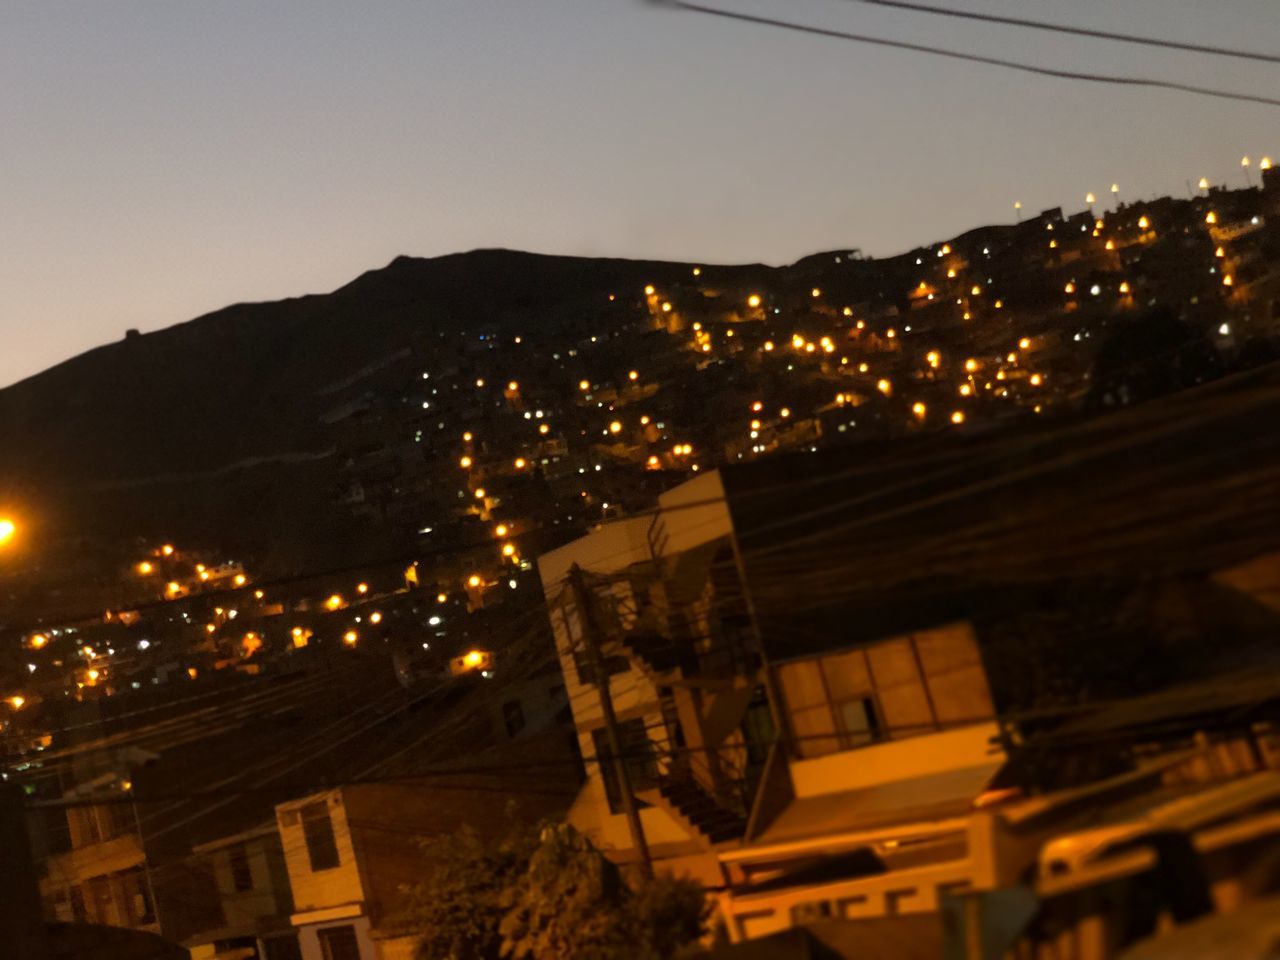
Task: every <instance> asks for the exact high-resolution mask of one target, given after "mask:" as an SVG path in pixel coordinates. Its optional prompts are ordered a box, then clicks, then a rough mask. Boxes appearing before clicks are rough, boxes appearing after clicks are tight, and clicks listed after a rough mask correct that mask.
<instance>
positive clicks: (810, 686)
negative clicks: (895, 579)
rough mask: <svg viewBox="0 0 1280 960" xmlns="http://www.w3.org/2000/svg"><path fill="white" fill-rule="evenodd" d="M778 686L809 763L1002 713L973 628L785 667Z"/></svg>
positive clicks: (780, 669)
mask: <svg viewBox="0 0 1280 960" xmlns="http://www.w3.org/2000/svg"><path fill="white" fill-rule="evenodd" d="M777 679H778V686H779V688H780V690H781V692H782V700H783V703H784V705H785V708H786V709H785V713H786V719H787V726H788V729H789V733H790V736H791V737H792V741H793V743H794V748H795V751H796V753H797V754H798V755H799V756H801V757H821V756H824V755H826V754H828V753H834V752H836V751H837V750H850V749H853V748H855V747H861V746H865V745H867V744H869V743H874V742H876V741H878V740H884V739H886V738H891V737H909V736H917V735H919V734H923V733H931V732H933V731H935V730H940V729H944V728H945V727H947V726H948V725H954V724H958V723H973V722H975V721H977V720H981V719H985V718H987V717H990V716H992V714H993V712H994V711H993V708H992V705H991V693H990V690H989V688H988V686H987V680H986V672H985V671H984V670H983V667H982V658H981V654H980V653H979V651H978V646H977V641H976V639H975V637H974V635H973V629H972V627H970V626H969V625H968V624H952V625H950V626H945V627H939V628H937V629H934V630H928V631H924V632H922V633H918V634H915V635H910V636H902V637H892V638H887V639H885V640H882V641H880V642H878V643H875V644H872V645H871V646H868V647H865V648H860V649H857V650H846V651H843V652H840V653H832V654H828V655H826V656H823V657H813V658H811V659H808V660H798V661H795V662H793V663H784V664H781V665H780V666H779V667H778V668H777Z"/></svg>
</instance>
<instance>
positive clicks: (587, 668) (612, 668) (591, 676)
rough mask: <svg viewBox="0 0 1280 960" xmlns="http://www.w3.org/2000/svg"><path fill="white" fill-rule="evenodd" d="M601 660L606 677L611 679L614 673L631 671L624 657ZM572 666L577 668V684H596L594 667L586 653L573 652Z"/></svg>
mask: <svg viewBox="0 0 1280 960" xmlns="http://www.w3.org/2000/svg"><path fill="white" fill-rule="evenodd" d="M602 659H603V661H604V673H605V676H606V677H612V676H613V675H614V674H616V673H626V672H627V671H628V670H630V669H631V661H629V660H628V659H627V658H626V657H622V656H613V657H603V658H602ZM573 665H574V667H575V668H577V671H578V682H579V683H581V684H584V685H585V684H588V683H595V682H596V671H595V665H594V664H593V663H592V662H591V656H590V654H588V653H587V652H586V651H583V650H575V651H573Z"/></svg>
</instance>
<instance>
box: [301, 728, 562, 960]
mask: <svg viewBox="0 0 1280 960" xmlns="http://www.w3.org/2000/svg"><path fill="white" fill-rule="evenodd" d="M546 746H549V747H550V748H551V752H550V753H548V752H547V751H546V750H539V749H536V748H531V747H530V744H528V743H525V744H522V749H521V757H522V758H524V759H526V760H527V759H528V758H529V757H531V756H532V757H541V758H543V759H546V758H547V757H548V756H551V755H555V754H558V755H559V756H561V757H564V749H563V741H561V742H559V743H551V744H547V745H546ZM531 749H532V752H530V750H531ZM503 756H505V757H506V758H507V762H511V761H512V760H514V759H515V758H514V757H513V756H512V755H511V754H509V753H507V754H503ZM480 759H481V760H487V761H488V762H491V763H492V762H495V757H493V756H492V755H485V754H481V755H480ZM496 762H500V759H499V760H497V761H496ZM561 782H562V783H563V784H564V786H563V787H560V786H558V785H557V782H556V778H553V777H549V776H548V775H547V769H546V768H539V769H536V770H531V769H528V768H526V769H523V770H520V771H519V772H516V773H513V774H510V775H486V776H474V775H465V774H458V775H432V776H428V777H423V778H422V779H420V780H416V781H415V780H409V779H405V780H399V781H393V782H386V783H362V784H356V785H351V786H345V787H338V788H335V789H333V790H327V791H324V792H321V793H317V794H313V795H311V796H308V797H304V798H302V799H300V800H297V801H292V802H290V803H286V804H281V805H280V806H279V807H278V808H277V811H276V813H277V822H278V828H279V835H280V841H281V843H282V845H283V848H284V852H285V863H286V866H287V869H288V874H289V883H290V887H291V888H292V890H293V899H294V911H295V912H294V914H293V916H292V923H293V925H294V927H295V928H296V930H297V936H298V944H299V949H300V955H301V957H302V960H410V958H411V957H412V956H413V950H414V947H415V946H416V944H417V941H418V936H419V933H418V932H416V931H414V930H413V929H412V928H411V927H408V926H406V921H405V918H404V917H403V916H402V914H403V911H404V910H405V908H406V906H407V905H408V904H407V900H406V898H405V894H404V890H403V887H404V886H405V885H407V884H413V883H414V882H415V881H418V880H420V879H421V878H422V877H423V876H424V874H425V872H426V870H427V869H428V866H429V861H428V859H427V857H426V854H425V852H424V851H423V850H422V849H421V846H420V843H419V841H421V840H424V839H428V838H430V837H433V836H438V835H440V834H446V833H451V832H455V831H457V830H460V829H462V828H463V827H468V828H470V829H473V830H475V831H476V832H477V833H478V834H479V835H480V836H482V837H493V838H498V837H501V836H503V835H505V834H506V833H507V832H509V831H510V830H512V829H513V828H515V827H516V826H517V825H520V824H525V825H527V826H529V827H530V828H532V827H533V826H534V825H535V824H537V823H538V822H539V821H541V820H544V819H552V818H558V817H560V816H561V815H562V814H563V812H564V810H565V809H566V808H567V807H568V805H569V802H570V801H571V800H572V798H573V793H574V790H575V789H576V785H577V782H578V781H577V778H576V777H574V776H572V775H571V776H569V777H567V778H565V779H564V780H563V781H561Z"/></svg>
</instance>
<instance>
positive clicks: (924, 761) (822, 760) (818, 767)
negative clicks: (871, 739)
mask: <svg viewBox="0 0 1280 960" xmlns="http://www.w3.org/2000/svg"><path fill="white" fill-rule="evenodd" d="M999 732H1000V728H999V727H998V726H997V725H996V724H995V723H978V724H974V725H973V726H969V727H961V728H958V729H956V730H947V731H944V732H942V733H933V734H927V735H925V736H921V737H911V738H909V739H906V740H891V741H889V742H888V743H878V744H874V745H872V746H869V747H861V748H859V749H856V750H845V751H842V752H840V753H831V754H828V755H827V756H825V757H818V758H816V759H813V760H796V761H793V762H792V764H791V778H792V782H793V783H794V784H795V790H796V796H797V797H814V796H820V795H822V794H826V793H841V792H844V791H846V790H860V789H863V788H866V787H872V786H876V785H877V784H882V783H889V782H891V781H896V780H911V779H914V778H916V777H927V776H929V775H931V774H935V773H941V772H943V771H946V770H961V769H964V768H967V767H979V766H983V765H990V764H992V763H994V762H995V761H996V760H997V758H998V757H999V756H1000V753H999V748H998V747H995V746H993V745H992V743H991V738H992V737H994V736H996V735H997V734H998V733H999ZM925 799H927V798H925Z"/></svg>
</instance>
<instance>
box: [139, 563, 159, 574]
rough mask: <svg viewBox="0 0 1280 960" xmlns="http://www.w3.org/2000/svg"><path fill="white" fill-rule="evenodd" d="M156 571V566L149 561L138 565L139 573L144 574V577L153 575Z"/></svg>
mask: <svg viewBox="0 0 1280 960" xmlns="http://www.w3.org/2000/svg"><path fill="white" fill-rule="evenodd" d="M155 569H156V568H155V565H154V564H152V563H150V562H149V561H147V560H143V561H142V562H141V563H140V564H138V573H140V574H142V576H144V577H145V576H148V575H149V574H151V573H154V572H155Z"/></svg>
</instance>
